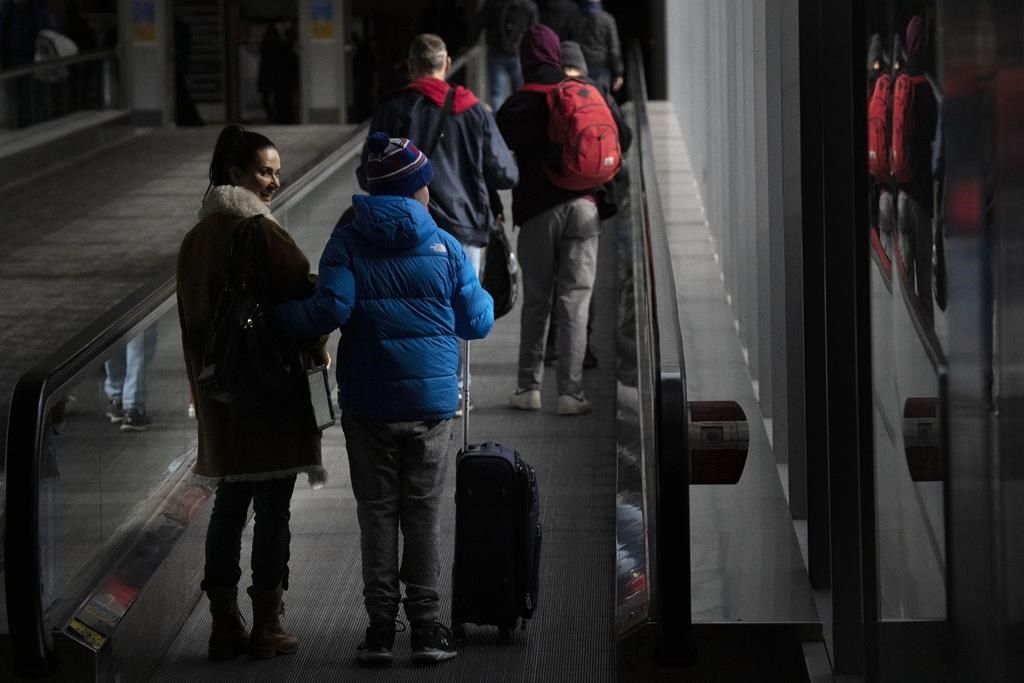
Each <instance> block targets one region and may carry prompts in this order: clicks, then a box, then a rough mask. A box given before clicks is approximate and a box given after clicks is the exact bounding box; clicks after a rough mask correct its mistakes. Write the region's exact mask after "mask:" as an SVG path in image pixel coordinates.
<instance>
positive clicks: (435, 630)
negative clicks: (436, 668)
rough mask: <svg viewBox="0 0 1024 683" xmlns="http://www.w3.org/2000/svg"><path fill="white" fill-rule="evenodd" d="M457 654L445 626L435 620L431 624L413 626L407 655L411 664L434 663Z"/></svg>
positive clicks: (449, 632) (453, 642)
mask: <svg viewBox="0 0 1024 683" xmlns="http://www.w3.org/2000/svg"><path fill="white" fill-rule="evenodd" d="M457 654H458V652H456V651H455V641H454V640H453V639H452V634H451V631H449V630H448V627H447V626H444V625H443V624H439V623H437V622H436V621H435V622H434V623H433V624H429V625H424V626H419V627H415V628H413V630H412V654H411V655H410V656H409V658H410V659H411V660H412V663H413V664H435V663H437V662H443V661H444V660H446V659H451V658H452V657H454V656H455V655H457Z"/></svg>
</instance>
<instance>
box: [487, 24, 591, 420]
mask: <svg viewBox="0 0 1024 683" xmlns="http://www.w3.org/2000/svg"><path fill="white" fill-rule="evenodd" d="M519 57H520V61H521V62H522V66H523V77H524V79H525V81H526V82H527V83H536V84H540V85H553V84H556V83H559V82H560V81H562V80H563V78H564V74H563V73H562V54H561V48H560V45H559V40H558V35H557V34H555V32H554V31H552V30H551V29H550V28H548V27H547V26H544V25H543V24H538V25H536V26H531V27H530V30H529V31H527V32H526V35H525V36H524V37H523V42H522V47H521V49H520V53H519ZM497 121H498V128H499V129H500V130H501V134H502V135H503V136H505V141H506V142H507V143H508V146H509V147H510V148H512V151H513V152H515V154H516V158H517V159H518V160H519V169H520V181H519V184H518V185H516V187H515V188H513V190H512V215H513V219H514V220H515V223H516V224H517V225H519V226H521V227H522V232H521V233H520V235H519V242H518V249H519V263H520V266H521V268H522V272H523V308H522V317H521V326H520V336H519V372H518V378H517V380H518V381H517V386H516V389H515V391H514V392H513V393H512V396H511V397H510V399H509V404H510V405H511V406H512V407H514V408H518V409H520V410H540V408H541V395H540V387H541V380H542V379H543V375H544V341H545V337H546V336H547V327H548V318H549V316H550V314H551V298H552V291H553V290H554V289H555V288H556V287H557V291H558V297H557V305H556V309H557V311H556V318H557V320H558V326H559V330H558V372H557V385H558V394H559V398H558V413H559V414H560V415H581V414H584V413H588V412H590V410H591V405H590V401H589V400H588V399H587V398H586V395H585V394H584V391H583V357H584V354H585V353H586V345H587V336H586V324H587V307H588V306H589V305H590V297H591V293H592V290H593V286H594V277H595V275H596V273H597V248H598V235H599V232H600V219H599V217H598V210H597V197H596V192H597V191H599V189H600V188H593V189H591V190H585V191H573V190H566V189H563V188H560V187H558V186H556V185H554V184H553V183H552V182H551V181H550V180H548V177H547V174H546V173H545V172H544V161H545V159H546V158H547V157H548V155H549V142H548V137H547V130H548V106H547V96H546V95H545V94H544V93H542V92H531V91H526V90H520V91H519V92H517V93H515V94H514V95H512V96H511V97H509V98H508V100H506V102H505V104H504V106H502V108H501V110H500V111H499V112H498V115H497Z"/></svg>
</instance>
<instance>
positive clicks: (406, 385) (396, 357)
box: [274, 132, 494, 665]
mask: <svg viewBox="0 0 1024 683" xmlns="http://www.w3.org/2000/svg"><path fill="white" fill-rule="evenodd" d="M367 149H368V154H367V161H366V165H365V171H366V186H367V190H368V191H369V192H370V194H369V196H366V195H357V196H355V197H353V198H352V203H353V207H352V210H351V211H346V212H345V214H344V215H343V216H342V219H341V220H340V221H339V222H338V225H336V226H335V228H334V231H333V232H332V234H331V237H330V239H329V240H328V242H327V246H326V247H325V249H324V253H323V255H322V256H321V258H320V268H319V278H318V280H317V287H316V291H315V292H314V293H313V295H312V296H311V297H309V298H307V299H304V300H301V301H287V302H284V303H283V304H281V305H280V306H279V307H278V308H277V309H276V310H275V312H274V322H275V325H276V326H277V327H278V329H279V331H282V332H284V333H285V334H288V335H299V336H306V335H313V336H317V335H322V334H327V333H329V332H331V331H333V330H334V329H335V328H341V332H342V335H341V341H340V342H339V344H338V352H337V378H338V403H339V405H340V406H341V425H342V428H343V429H344V432H345V445H346V450H347V451H348V461H349V469H350V473H351V477H352V492H353V494H354V495H355V498H356V514H357V516H358V519H359V529H360V548H361V551H362V570H363V599H364V605H365V608H366V613H367V616H368V617H369V622H370V623H369V626H368V627H367V629H366V637H365V639H364V640H363V641H362V642H361V643H360V644H359V645H358V647H357V648H356V660H357V661H358V662H359V663H361V664H367V665H369V664H388V663H390V662H391V661H393V659H394V653H393V652H392V648H393V647H394V640H395V620H396V618H397V616H398V607H399V603H402V604H403V605H404V609H405V616H406V617H407V618H408V619H409V621H410V623H411V625H412V637H411V641H412V642H411V644H412V654H411V658H412V661H413V662H414V663H419V664H429V663H433V662H440V661H444V660H446V659H450V658H452V657H454V656H455V654H456V652H455V648H454V645H453V644H452V642H451V638H450V635H449V634H448V632H447V628H445V627H444V626H442V625H441V624H438V623H437V617H438V613H439V606H440V605H439V603H440V598H439V595H438V589H437V587H438V583H439V579H440V574H441V554H440V519H439V514H438V508H439V504H440V498H441V492H442V490H443V488H444V482H445V476H446V474H447V471H448V448H449V444H450V442H451V437H452V425H453V418H454V415H455V408H456V406H457V404H458V396H459V386H458V381H457V377H456V369H457V368H458V365H459V339H460V338H461V339H466V340H469V339H481V338H483V337H485V336H486V335H487V333H488V332H490V330H491V326H492V325H493V324H494V302H493V300H492V299H491V295H490V294H488V293H487V292H486V290H484V289H483V287H481V286H480V282H479V281H478V280H477V276H476V272H475V271H474V270H473V267H472V266H471V265H470V263H469V261H468V259H467V258H466V254H465V252H464V251H463V250H462V246H461V245H460V244H459V241H458V240H457V239H456V238H455V237H453V236H452V235H450V234H449V233H447V232H445V231H444V230H442V229H441V228H439V227H438V226H437V224H436V223H435V222H434V219H433V218H432V217H431V215H430V213H429V212H428V211H427V206H428V204H429V200H430V191H429V190H428V189H427V184H428V183H429V182H430V179H431V176H432V174H433V169H432V166H431V163H430V160H429V159H428V158H427V157H426V156H425V155H424V154H423V153H422V152H421V151H420V150H419V149H417V148H416V146H415V145H414V144H413V143H412V142H411V141H410V140H408V139H407V138H389V137H388V135H387V134H386V133H383V132H375V133H373V134H371V135H370V137H369V139H368V141H367ZM399 531H401V537H402V553H401V562H399V548H398V542H399ZM401 584H405V598H404V600H403V599H402V593H401Z"/></svg>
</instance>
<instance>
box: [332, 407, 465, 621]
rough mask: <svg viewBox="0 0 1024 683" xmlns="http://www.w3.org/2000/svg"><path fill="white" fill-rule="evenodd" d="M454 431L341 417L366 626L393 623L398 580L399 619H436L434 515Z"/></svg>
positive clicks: (445, 425) (442, 425)
mask: <svg viewBox="0 0 1024 683" xmlns="http://www.w3.org/2000/svg"><path fill="white" fill-rule="evenodd" d="M453 424H454V423H453V421H452V420H438V421H434V422H370V421H368V420H363V419H360V418H357V417H353V416H352V415H350V414H347V413H342V414H341V426H342V428H343V429H344V430H345V448H346V450H347V451H348V462H349V471H350V473H351V475H352V493H353V494H355V497H356V515H357V516H358V518H359V531H360V548H361V550H362V564H363V601H364V604H365V606H366V614H367V616H369V618H370V622H371V623H379V622H391V621H394V619H395V617H396V616H398V603H399V600H400V599H401V597H402V596H401V592H400V590H399V581H401V583H404V584H405V600H404V601H403V604H404V606H405V616H406V617H407V618H408V619H409V621H410V622H411V623H412V624H413V626H414V627H415V626H416V625H419V624H430V623H432V622H433V621H434V620H435V619H437V616H438V611H439V608H440V605H439V602H440V598H439V596H438V592H437V586H438V583H439V581H440V578H441V548H440V545H441V543H440V536H441V519H440V515H439V513H438V508H439V506H440V502H441V492H442V490H443V489H444V481H445V476H446V474H447V471H448V446H449V444H450V442H451V439H452V425H453ZM399 531H401V538H402V543H401V547H402V552H401V561H399V552H398V549H399Z"/></svg>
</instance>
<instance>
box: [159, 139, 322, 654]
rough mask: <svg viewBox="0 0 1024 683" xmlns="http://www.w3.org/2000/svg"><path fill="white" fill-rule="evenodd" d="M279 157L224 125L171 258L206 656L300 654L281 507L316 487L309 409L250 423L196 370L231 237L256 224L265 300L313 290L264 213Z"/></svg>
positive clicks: (315, 439)
mask: <svg viewBox="0 0 1024 683" xmlns="http://www.w3.org/2000/svg"><path fill="white" fill-rule="evenodd" d="M280 170H281V157H280V155H279V154H278V152H277V149H276V148H275V147H274V145H273V143H272V142H271V141H270V140H268V139H267V138H266V137H264V136H262V135H260V134H259V133H255V132H253V131H248V130H245V129H243V128H242V127H241V126H237V125H229V126H226V127H225V128H224V129H223V130H222V131H221V134H220V136H219V137H218V138H217V144H216V147H215V148H214V152H213V160H212V161H211V162H210V187H209V189H208V190H207V192H206V195H205V196H204V197H203V205H202V209H201V210H200V212H199V219H200V220H199V223H198V224H197V225H196V226H195V227H194V228H192V229H191V230H190V231H189V232H188V234H186V235H185V238H184V240H182V243H181V248H180V250H179V251H178V268H177V285H178V317H179V321H180V323H181V344H182V348H183V350H184V353H185V369H186V372H187V374H188V381H189V387H190V388H191V391H192V396H193V397H194V398H195V401H196V404H195V407H196V418H197V420H198V428H199V455H198V457H197V458H196V465H195V473H196V474H197V475H199V476H201V477H204V478H206V479H208V480H212V481H215V482H216V483H217V491H216V494H215V498H214V503H213V512H212V513H211V515H210V523H209V528H208V530H207V532H206V567H205V572H204V576H203V581H202V584H201V585H202V588H203V590H204V591H206V594H207V595H208V596H209V598H210V613H211V615H212V616H213V630H212V633H211V635H210V642H209V658H210V659H211V660H218V659H227V658H229V657H232V656H234V655H236V654H242V653H244V652H246V651H248V652H249V654H250V656H252V657H258V658H262V657H273V656H274V655H276V654H290V653H293V652H295V651H296V650H297V649H298V647H299V642H298V640H297V639H296V638H295V636H293V635H291V634H290V633H287V632H286V631H285V630H284V628H283V627H282V626H281V622H280V620H279V615H280V614H281V613H282V610H283V605H282V597H283V595H284V591H285V590H286V589H287V588H288V544H289V539H290V533H289V530H288V520H289V514H290V513H289V507H290V504H291V497H292V491H293V489H294V487H295V478H296V475H297V474H299V473H305V474H306V476H307V477H308V479H309V483H310V485H312V486H313V487H314V488H318V487H320V486H322V485H323V484H324V483H325V482H326V480H327V473H326V471H325V470H324V468H323V466H322V465H321V460H320V432H319V431H318V430H317V428H316V423H315V421H314V418H313V408H312V405H311V404H309V403H308V402H307V403H306V404H305V405H304V406H303V412H302V413H301V414H298V415H289V416H284V415H282V416H265V415H253V414H251V413H249V412H247V411H246V410H245V409H244V408H243V407H241V406H236V405H234V404H228V403H222V402H220V401H216V400H214V399H213V398H211V397H210V396H209V395H208V394H207V393H206V392H204V391H202V390H201V389H200V387H199V374H200V371H201V370H202V368H203V357H204V351H205V349H206V344H207V340H208V339H209V337H210V334H211V332H212V330H211V327H212V326H213V323H214V318H215V314H216V309H217V304H218V301H219V299H220V296H221V292H223V291H224V287H225V284H226V283H225V281H226V279H227V277H228V271H229V268H228V266H227V264H228V262H229V261H228V259H229V257H228V255H229V254H230V253H231V242H232V237H233V235H235V233H236V232H237V231H238V230H239V229H240V228H241V227H242V226H243V224H245V223H247V222H248V221H249V220H251V219H253V218H254V217H258V229H259V232H260V233H261V235H262V237H263V239H265V240H266V245H267V253H266V265H265V275H266V282H267V292H266V298H267V300H268V302H269V303H271V304H273V305H276V304H278V303H280V302H282V301H285V300H287V299H291V298H303V297H306V296H309V295H310V294H311V293H312V291H313V283H312V280H311V277H310V272H309V261H307V260H306V257H305V256H304V255H303V253H302V251H301V250H300V249H299V248H298V246H296V244H295V242H294V240H292V238H291V236H290V235H288V233H287V232H285V231H284V229H283V228H281V226H280V225H278V224H277V222H276V221H275V220H274V217H273V216H272V215H271V213H270V204H271V202H272V201H273V198H274V194H275V193H276V192H277V190H278V189H279V188H280V186H281V185H280V179H279V173H280ZM302 346H303V350H304V351H305V352H306V354H307V355H308V356H309V357H310V361H311V362H323V361H325V360H326V358H325V355H324V349H323V341H322V340H317V339H310V340H307V341H306V342H303V344H302ZM250 503H251V504H252V506H253V507H254V509H255V511H256V521H255V524H254V537H253V545H252V586H251V587H250V588H249V590H248V593H249V595H250V597H251V598H252V604H253V624H252V632H251V633H250V634H249V635H248V636H247V635H246V631H245V625H244V623H243V622H242V618H241V615H240V614H239V611H238V604H237V590H238V588H237V587H238V580H239V579H240V578H241V570H240V569H239V566H238V563H239V553H240V550H241V543H242V530H243V529H244V528H245V526H246V522H247V520H248V510H249V505H250Z"/></svg>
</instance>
